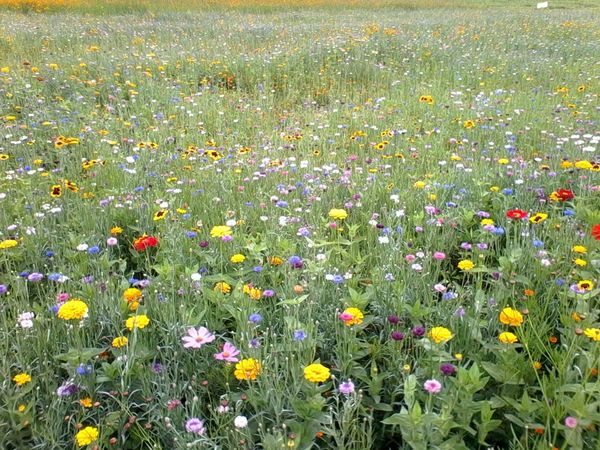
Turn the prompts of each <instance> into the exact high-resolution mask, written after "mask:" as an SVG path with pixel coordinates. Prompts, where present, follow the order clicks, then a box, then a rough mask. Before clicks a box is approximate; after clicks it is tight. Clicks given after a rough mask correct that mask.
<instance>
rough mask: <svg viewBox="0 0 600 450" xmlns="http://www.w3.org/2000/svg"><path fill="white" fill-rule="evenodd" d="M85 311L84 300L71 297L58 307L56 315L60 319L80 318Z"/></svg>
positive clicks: (86, 310) (84, 315)
mask: <svg viewBox="0 0 600 450" xmlns="http://www.w3.org/2000/svg"><path fill="white" fill-rule="evenodd" d="M87 312H88V306H87V304H86V303H85V302H84V301H82V300H80V299H78V298H72V299H71V300H67V301H66V302H64V303H63V304H62V305H61V306H60V308H58V313H57V317H58V318H59V319H62V320H81V319H83V318H84V317H86V316H87Z"/></svg>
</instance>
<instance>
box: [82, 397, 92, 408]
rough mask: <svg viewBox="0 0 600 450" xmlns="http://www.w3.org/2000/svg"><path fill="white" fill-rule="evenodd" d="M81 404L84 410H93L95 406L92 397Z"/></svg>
mask: <svg viewBox="0 0 600 450" xmlns="http://www.w3.org/2000/svg"><path fill="white" fill-rule="evenodd" d="M79 404H80V405H81V406H83V407H84V408H91V407H92V406H94V403H93V402H92V399H91V398H90V397H85V398H82V399H81V400H79Z"/></svg>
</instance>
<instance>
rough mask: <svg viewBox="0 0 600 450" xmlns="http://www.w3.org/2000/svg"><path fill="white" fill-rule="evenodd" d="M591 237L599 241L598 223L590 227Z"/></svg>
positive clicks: (599, 226)
mask: <svg viewBox="0 0 600 450" xmlns="http://www.w3.org/2000/svg"><path fill="white" fill-rule="evenodd" d="M592 237H593V238H594V239H596V240H597V241H600V223H599V224H597V225H594V226H593V227H592Z"/></svg>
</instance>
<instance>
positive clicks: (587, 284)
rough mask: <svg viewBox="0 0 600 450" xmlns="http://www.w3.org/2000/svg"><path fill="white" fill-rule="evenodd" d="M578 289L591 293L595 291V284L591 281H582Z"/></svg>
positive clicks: (578, 284)
mask: <svg viewBox="0 0 600 450" xmlns="http://www.w3.org/2000/svg"><path fill="white" fill-rule="evenodd" d="M577 287H578V288H579V289H583V290H585V291H591V290H592V289H594V283H593V282H592V281H590V280H581V281H580V282H579V283H577Z"/></svg>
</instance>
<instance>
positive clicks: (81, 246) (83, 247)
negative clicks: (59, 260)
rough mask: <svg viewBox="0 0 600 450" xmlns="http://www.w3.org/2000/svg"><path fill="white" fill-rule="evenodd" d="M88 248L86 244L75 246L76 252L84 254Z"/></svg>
mask: <svg viewBox="0 0 600 450" xmlns="http://www.w3.org/2000/svg"><path fill="white" fill-rule="evenodd" d="M88 248H89V245H87V244H79V245H78V246H77V250H78V251H80V252H85V251H86V250H87V249H88Z"/></svg>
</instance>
